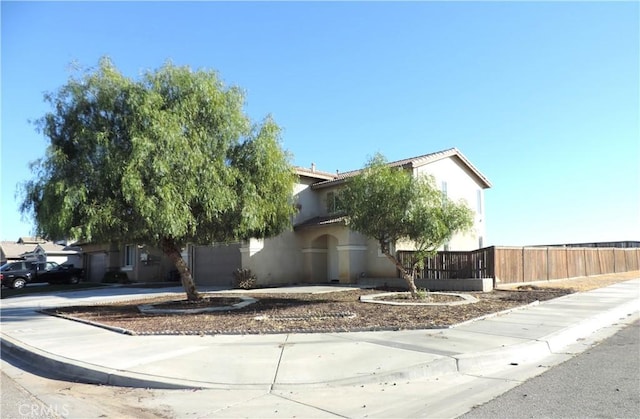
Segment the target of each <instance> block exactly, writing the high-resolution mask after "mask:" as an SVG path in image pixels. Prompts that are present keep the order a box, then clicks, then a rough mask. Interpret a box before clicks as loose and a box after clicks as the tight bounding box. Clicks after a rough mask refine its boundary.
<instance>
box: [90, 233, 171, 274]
mask: <svg viewBox="0 0 640 419" xmlns="http://www.w3.org/2000/svg"><path fill="white" fill-rule="evenodd" d="M82 249H83V251H84V267H85V268H84V269H85V272H86V278H87V280H88V281H91V282H101V281H102V279H103V278H104V276H105V274H106V273H107V272H109V271H117V272H125V273H126V274H127V278H128V279H129V280H131V281H135V282H154V281H167V280H169V279H170V276H171V272H172V271H173V270H174V269H175V267H174V266H173V264H172V263H171V261H170V260H169V258H167V257H166V256H165V255H164V254H163V253H162V251H160V250H159V249H157V248H152V247H149V246H145V245H140V244H135V243H130V244H125V245H123V246H119V245H117V244H95V243H85V244H83V246H82Z"/></svg>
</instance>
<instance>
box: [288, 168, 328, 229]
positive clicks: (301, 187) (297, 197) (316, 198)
mask: <svg viewBox="0 0 640 419" xmlns="http://www.w3.org/2000/svg"><path fill="white" fill-rule="evenodd" d="M313 182H314V181H313V180H312V179H310V178H308V177H304V176H301V177H300V178H299V179H298V182H297V183H296V185H295V186H294V189H293V198H294V201H295V203H296V207H297V208H298V213H297V214H296V216H295V217H294V218H293V224H294V225H295V224H298V223H301V222H302V221H305V220H308V219H310V218H313V217H316V216H318V215H320V212H321V211H322V209H323V207H324V202H321V201H320V194H318V193H317V192H316V191H314V190H312V189H311V184H312V183H313Z"/></svg>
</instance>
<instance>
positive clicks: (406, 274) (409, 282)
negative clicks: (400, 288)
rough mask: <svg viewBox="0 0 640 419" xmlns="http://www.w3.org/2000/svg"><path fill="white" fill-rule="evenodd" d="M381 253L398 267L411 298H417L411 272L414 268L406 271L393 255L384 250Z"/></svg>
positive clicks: (416, 289) (416, 290)
mask: <svg viewBox="0 0 640 419" xmlns="http://www.w3.org/2000/svg"><path fill="white" fill-rule="evenodd" d="M383 253H384V255H385V256H386V257H387V259H389V260H390V261H391V262H393V264H394V265H396V268H398V270H399V271H400V272H401V273H402V279H404V281H405V282H406V283H407V287H409V292H410V293H411V298H413V299H416V298H418V288H416V283H415V281H414V276H413V272H414V271H415V269H414V270H412V272H407V270H406V269H405V267H404V266H402V264H401V263H400V262H399V261H398V259H396V257H395V256H393V255H392V254H391V253H389V252H388V251H384V252H383Z"/></svg>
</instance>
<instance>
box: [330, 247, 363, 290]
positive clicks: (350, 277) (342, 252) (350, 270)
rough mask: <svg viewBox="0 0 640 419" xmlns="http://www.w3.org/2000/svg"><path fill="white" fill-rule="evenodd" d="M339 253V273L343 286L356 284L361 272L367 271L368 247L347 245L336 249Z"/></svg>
mask: <svg viewBox="0 0 640 419" xmlns="http://www.w3.org/2000/svg"><path fill="white" fill-rule="evenodd" d="M336 249H337V251H338V272H339V277H340V283H341V284H355V283H357V282H358V277H359V276H360V273H361V272H364V271H365V266H366V264H365V254H366V251H367V246H363V245H357V244H346V245H340V246H337V247H336Z"/></svg>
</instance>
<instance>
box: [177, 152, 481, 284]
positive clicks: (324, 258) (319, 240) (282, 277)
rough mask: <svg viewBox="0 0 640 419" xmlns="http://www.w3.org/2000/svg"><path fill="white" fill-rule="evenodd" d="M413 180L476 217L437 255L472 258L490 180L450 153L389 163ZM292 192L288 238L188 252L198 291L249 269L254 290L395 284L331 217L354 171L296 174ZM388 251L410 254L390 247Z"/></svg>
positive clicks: (370, 247)
mask: <svg viewBox="0 0 640 419" xmlns="http://www.w3.org/2000/svg"><path fill="white" fill-rule="evenodd" d="M389 164H390V165H392V166H396V167H402V168H404V169H405V170H410V171H411V172H412V173H413V175H414V176H420V175H423V174H428V175H431V176H433V177H434V178H435V181H436V186H438V187H440V188H441V189H442V192H443V193H444V194H446V195H447V196H448V197H449V198H451V199H455V200H458V199H463V200H465V201H466V203H467V205H468V206H469V207H470V208H471V209H472V210H474V211H475V224H474V227H473V229H472V231H471V232H469V233H466V234H459V235H457V236H454V237H453V238H452V239H451V241H450V242H449V243H448V244H447V245H446V246H445V249H444V250H473V249H477V248H480V247H483V244H484V241H485V221H484V190H485V189H487V188H490V187H491V184H490V182H489V180H488V179H487V178H486V177H485V176H484V175H483V174H482V173H480V171H478V169H476V168H475V167H474V166H473V165H472V164H471V163H470V162H469V160H467V158H465V157H464V156H463V155H462V153H461V152H460V151H458V150H457V149H455V148H453V149H449V150H445V151H440V152H436V153H431V154H426V155H423V156H418V157H414V158H409V159H405V160H400V161H396V162H390V163H389ZM296 171H297V174H298V177H299V179H298V182H297V184H296V186H295V189H294V191H293V193H294V198H295V202H296V206H297V208H298V213H297V215H296V216H295V217H294V219H293V220H292V221H293V230H291V231H287V232H284V233H282V234H280V235H279V236H277V237H274V238H270V239H265V240H256V239H251V240H248V241H246V242H243V243H234V244H226V245H216V246H190V247H189V249H188V252H187V253H188V261H189V265H190V266H191V268H192V272H193V275H194V278H195V281H196V283H197V284H198V285H230V284H231V283H232V279H233V276H232V272H233V271H234V270H235V269H237V268H240V267H241V268H244V269H250V270H251V271H252V273H253V274H255V275H256V277H257V280H258V284H260V285H278V284H295V283H323V282H339V283H356V282H357V281H358V279H359V278H363V277H368V278H395V277H397V273H396V268H395V266H394V265H393V264H392V263H390V262H389V260H388V259H387V258H386V257H384V255H383V254H382V253H381V252H380V249H379V246H378V243H377V242H376V241H374V240H371V239H368V238H366V237H364V236H363V235H361V234H359V233H357V232H355V231H352V230H350V229H349V228H348V227H347V226H346V225H345V222H344V221H345V219H344V217H343V216H342V215H340V213H339V212H336V208H335V197H336V193H337V192H338V191H339V189H340V187H341V186H342V185H343V184H344V183H345V182H347V181H348V179H349V177H351V176H353V175H355V174H357V173H358V172H359V171H353V172H347V173H343V174H335V173H334V174H332V173H327V172H321V171H318V170H316V168H315V165H312V167H311V168H309V169H307V168H297V169H296ZM395 250H411V244H410V243H406V244H401V243H397V244H396V249H395Z"/></svg>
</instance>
